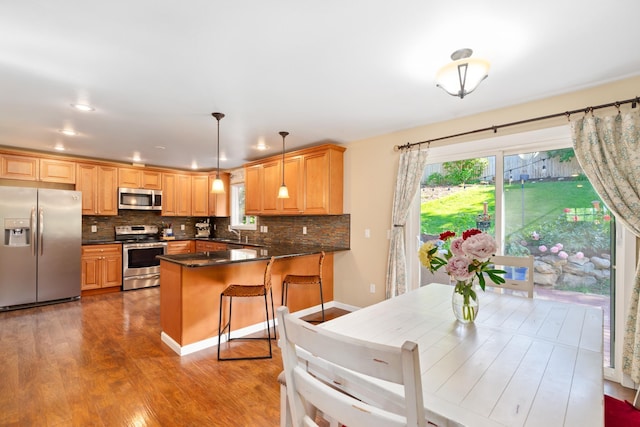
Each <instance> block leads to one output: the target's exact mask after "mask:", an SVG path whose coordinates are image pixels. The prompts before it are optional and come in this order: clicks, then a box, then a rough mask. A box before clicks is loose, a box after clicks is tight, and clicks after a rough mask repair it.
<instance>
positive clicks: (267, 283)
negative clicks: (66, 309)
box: [264, 257, 276, 291]
mask: <svg viewBox="0 0 640 427" xmlns="http://www.w3.org/2000/svg"><path fill="white" fill-rule="evenodd" d="M275 259H276V258H275V257H271V259H269V262H267V266H266V267H265V269H264V287H265V288H266V290H267V291H268V290H269V289H271V268H272V267H273V263H274V262H275Z"/></svg>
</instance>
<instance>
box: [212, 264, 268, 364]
mask: <svg viewBox="0 0 640 427" xmlns="http://www.w3.org/2000/svg"><path fill="white" fill-rule="evenodd" d="M274 260H275V258H274V257H271V259H270V260H269V262H267V266H266V268H265V270H264V281H263V283H260V284H257V285H247V284H241V285H239V284H231V285H229V286H227V287H226V288H225V289H224V291H222V292H221V293H220V315H219V318H218V360H249V359H270V358H271V357H272V351H271V339H272V336H271V328H269V307H268V304H267V293H268V294H269V295H270V296H271V321H272V324H273V339H275V338H276V322H275V314H274V313H275V311H274V309H273V291H272V289H271V267H273V262H274ZM224 297H227V298H228V299H229V320H228V322H227V323H226V324H225V325H224V327H222V311H223V304H222V302H223V299H224ZM234 297H235V298H250V297H263V298H264V310H265V314H266V316H267V338H264V337H237V338H231V307H232V303H233V298H234ZM225 331H227V342H231V341H234V340H267V341H268V343H269V355H260V356H249V357H246V356H245V357H220V347H221V346H222V342H221V340H222V335H223V334H224V332H225Z"/></svg>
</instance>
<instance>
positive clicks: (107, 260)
mask: <svg viewBox="0 0 640 427" xmlns="http://www.w3.org/2000/svg"><path fill="white" fill-rule="evenodd" d="M120 286H122V245H120V244H115V245H83V246H82V286H81V290H83V291H86V290H90V289H102V288H113V287H120Z"/></svg>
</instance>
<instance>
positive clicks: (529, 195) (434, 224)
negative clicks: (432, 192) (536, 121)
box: [420, 180, 600, 236]
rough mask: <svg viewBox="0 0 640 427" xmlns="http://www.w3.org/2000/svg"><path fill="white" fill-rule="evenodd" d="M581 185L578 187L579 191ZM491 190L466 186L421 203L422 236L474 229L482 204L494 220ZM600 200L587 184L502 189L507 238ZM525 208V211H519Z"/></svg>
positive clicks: (535, 184) (550, 183) (527, 184)
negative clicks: (487, 208)
mask: <svg viewBox="0 0 640 427" xmlns="http://www.w3.org/2000/svg"><path fill="white" fill-rule="evenodd" d="M580 185H581V187H579V186H580ZM494 191H495V188H494V186H491V185H477V186H468V187H467V188H466V189H464V190H461V191H459V192H457V193H455V194H452V195H449V196H446V197H442V198H439V199H436V200H429V201H426V202H423V203H422V204H421V207H420V214H421V215H420V216H421V224H422V226H421V232H422V233H426V234H438V233H440V232H442V231H446V230H453V231H460V230H465V229H467V228H471V227H475V226H476V224H475V220H476V215H478V214H481V213H482V207H483V205H482V204H483V202H489V214H490V215H491V218H492V219H493V218H495V200H494ZM593 200H600V198H599V197H598V195H597V194H596V192H595V191H594V190H593V189H592V188H591V185H590V184H589V182H588V181H580V180H575V181H574V180H567V181H546V182H531V181H529V182H525V184H524V186H521V184H520V183H517V184H515V183H514V184H510V185H509V184H507V185H505V212H506V218H507V224H506V235H507V236H509V235H510V234H511V233H514V232H517V231H519V230H520V229H521V228H522V225H523V221H522V214H523V212H524V225H535V224H537V223H539V222H541V221H545V220H546V221H548V220H549V219H555V218H557V217H559V216H561V215H563V214H564V209H565V208H591V207H592V205H591V202H592V201H593ZM523 205H524V211H523V209H522V207H523Z"/></svg>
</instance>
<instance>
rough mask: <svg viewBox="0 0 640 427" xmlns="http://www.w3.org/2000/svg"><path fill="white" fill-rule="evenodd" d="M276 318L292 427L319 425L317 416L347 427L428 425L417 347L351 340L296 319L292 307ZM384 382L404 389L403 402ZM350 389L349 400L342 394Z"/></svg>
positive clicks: (408, 342)
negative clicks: (318, 414)
mask: <svg viewBox="0 0 640 427" xmlns="http://www.w3.org/2000/svg"><path fill="white" fill-rule="evenodd" d="M277 316H278V329H279V331H280V346H281V347H282V362H283V365H284V376H285V381H286V385H285V386H284V388H286V395H287V401H288V402H287V403H288V405H286V404H285V402H284V401H283V402H282V403H283V405H282V406H281V410H286V407H288V409H289V411H290V413H291V414H290V415H291V419H292V420H291V421H292V422H291V424H292V425H293V426H295V427H298V426H317V424H316V422H315V419H316V415H317V414H316V412H317V411H320V412H321V413H322V414H323V415H325V416H327V417H328V419H331V420H335V421H337V422H339V423H340V424H342V425H346V426H348V427H359V426H362V427H365V426H366V427H395V426H397V427H400V426H412V427H413V426H417V427H425V426H426V419H425V410H424V403H423V399H422V381H421V377H420V361H419V358H418V355H419V353H418V345H417V344H416V343H413V342H410V341H407V342H405V343H404V344H403V345H402V347H393V346H388V345H382V344H377V343H372V342H368V341H363V340H358V339H355V338H350V337H346V336H343V335H339V334H336V333H334V332H331V331H327V330H324V329H322V328H321V327H317V326H314V325H312V324H309V323H307V322H304V321H302V320H300V319H298V318H295V317H293V316H291V315H290V314H289V310H288V308H287V307H280V308H278V310H277ZM310 366H312V368H310ZM381 380H382V381H381ZM384 381H388V382H390V383H394V384H395V387H396V388H397V389H398V390H402V389H404V399H400V400H401V402H398V400H399V399H398V397H397V396H398V395H397V394H396V393H392V392H391V391H390V390H389V387H390V386H391V387H394V385H393V384H390V383H385V382H384ZM347 385H348V389H349V390H350V393H351V394H350V395H347V394H346V393H344V392H343V391H341V388H343V387H345V388H346V386H347ZM287 415H288V414H281V417H283V416H284V417H286V416H287ZM285 424H287V423H285Z"/></svg>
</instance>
